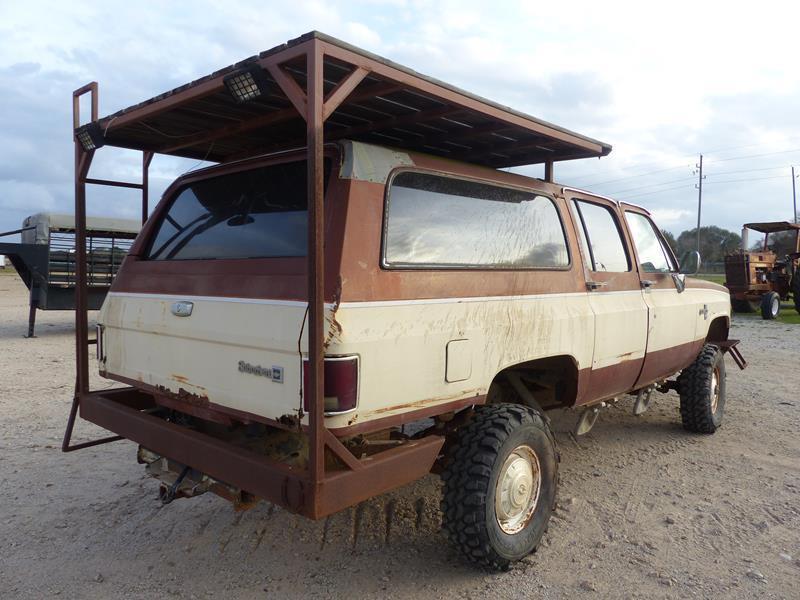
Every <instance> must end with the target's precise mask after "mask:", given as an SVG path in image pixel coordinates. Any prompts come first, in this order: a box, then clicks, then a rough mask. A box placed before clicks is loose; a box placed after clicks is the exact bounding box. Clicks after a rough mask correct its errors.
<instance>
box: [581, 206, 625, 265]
mask: <svg viewBox="0 0 800 600" xmlns="http://www.w3.org/2000/svg"><path fill="white" fill-rule="evenodd" d="M573 206H574V207H575V210H576V212H577V213H578V219H579V224H578V231H579V234H580V238H581V245H582V246H583V251H584V254H585V255H586V257H587V259H588V260H590V261H591V265H592V271H606V272H613V273H622V272H625V271H630V269H631V265H630V261H629V260H628V254H627V253H626V252H625V244H624V242H623V241H622V235H621V233H620V230H619V227H618V225H617V220H616V218H615V217H614V215H613V214H612V213H611V210H609V209H608V208H607V207H605V206H601V205H599V204H594V203H592V202H584V201H583V200H573Z"/></svg>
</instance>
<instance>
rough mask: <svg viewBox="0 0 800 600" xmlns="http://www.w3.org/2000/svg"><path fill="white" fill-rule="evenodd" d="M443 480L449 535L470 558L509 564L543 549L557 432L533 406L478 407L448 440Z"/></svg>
mask: <svg viewBox="0 0 800 600" xmlns="http://www.w3.org/2000/svg"><path fill="white" fill-rule="evenodd" d="M442 480H443V481H444V492H443V495H442V505H441V507H442V513H443V528H444V530H445V533H446V534H447V536H448V537H449V539H450V541H451V542H452V543H453V545H454V546H455V547H456V548H458V550H459V551H460V552H461V553H462V554H464V556H466V557H467V558H468V559H469V560H470V561H472V562H474V563H476V564H479V565H482V566H484V567H488V568H490V569H495V570H506V569H508V568H509V566H510V565H511V563H512V562H514V561H517V560H520V559H521V558H524V557H525V556H527V555H528V554H530V553H531V552H533V551H535V550H536V547H537V546H538V545H539V542H540V541H541V539H542V536H543V535H544V533H545V532H546V531H547V525H548V522H549V520H550V515H551V513H552V512H553V509H554V508H555V503H556V488H557V485H558V453H557V451H556V445H555V440H554V438H553V433H552V432H551V431H550V427H548V425H547V422H546V421H545V418H544V416H543V415H542V414H541V413H540V412H538V411H536V410H534V409H532V408H528V407H526V406H521V405H517V404H492V405H488V406H479V407H477V408H476V409H475V412H474V415H473V416H472V418H471V420H470V421H469V422H468V423H467V424H466V425H463V426H462V427H460V428H459V429H458V430H457V431H456V433H455V439H453V441H452V442H451V443H450V444H449V447H448V450H447V456H446V462H445V468H444V471H443V473H442Z"/></svg>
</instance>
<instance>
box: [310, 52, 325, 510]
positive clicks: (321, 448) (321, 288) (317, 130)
mask: <svg viewBox="0 0 800 600" xmlns="http://www.w3.org/2000/svg"><path fill="white" fill-rule="evenodd" d="M306 82H307V85H306V143H307V155H308V362H309V364H308V366H309V370H310V373H309V375H310V378H309V383H310V385H309V388H310V389H309V390H307V392H311V394H310V397H309V408H310V411H309V416H308V420H309V436H310V443H309V452H310V455H309V470H310V473H309V474H310V476H311V482H312V486H314V490H315V492H314V496H315V501H316V489H317V487H318V485H319V482H320V481H321V480H322V478H323V477H324V474H325V456H324V452H325V441H324V435H323V433H324V432H323V428H324V423H323V410H324V382H323V379H324V372H323V360H324V356H323V353H324V351H325V350H324V348H323V344H322V341H323V325H324V323H325V262H324V254H323V249H324V243H323V242H324V240H323V235H324V227H323V224H324V223H325V218H324V213H323V210H324V208H323V201H322V200H323V198H322V195H323V181H322V161H323V156H322V144H323V140H322V136H323V129H322V126H323V114H322V109H323V100H324V99H323V94H324V89H323V82H322V48H321V47H320V45H319V43H318V41H317V40H314V41H313V42H312V44H311V46H310V48H309V51H308V54H307V55H306Z"/></svg>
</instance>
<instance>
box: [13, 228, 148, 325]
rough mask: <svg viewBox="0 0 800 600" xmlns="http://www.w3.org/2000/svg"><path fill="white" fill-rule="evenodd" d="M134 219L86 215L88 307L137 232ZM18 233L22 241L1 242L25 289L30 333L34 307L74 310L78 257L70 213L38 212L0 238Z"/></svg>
mask: <svg viewBox="0 0 800 600" xmlns="http://www.w3.org/2000/svg"><path fill="white" fill-rule="evenodd" d="M140 227H141V223H140V222H139V221H138V220H135V219H117V218H107V217H88V218H87V219H86V242H85V245H86V286H87V287H86V292H87V294H86V300H87V309H88V310H98V309H99V308H100V306H102V304H103V300H104V299H105V297H106V293H107V292H108V288H109V287H111V282H112V280H113V279H114V276H115V275H116V274H117V270H118V269H119V266H120V264H122V260H123V259H124V258H125V256H126V255H127V253H128V250H129V249H130V247H131V244H132V243H133V240H134V239H135V238H136V235H137V234H138V233H139V228H140ZM16 233H19V234H20V238H21V243H0V254H5V255H7V256H8V258H9V259H10V260H11V264H12V265H13V266H14V268H15V269H16V270H17V273H19V276H20V277H21V278H22V281H23V282H24V283H25V286H26V287H27V288H28V290H30V312H29V314H28V337H34V327H35V323H36V310H37V309H38V310H75V286H76V284H77V273H78V267H77V256H78V253H77V252H76V246H75V245H76V230H75V217H74V216H73V215H67V214H57V213H37V214H34V215H31V216H29V217H26V218H25V220H24V221H23V223H22V227H21V228H20V229H17V230H14V231H9V232H6V233H4V234H0V237H2V236H7V235H12V234H16Z"/></svg>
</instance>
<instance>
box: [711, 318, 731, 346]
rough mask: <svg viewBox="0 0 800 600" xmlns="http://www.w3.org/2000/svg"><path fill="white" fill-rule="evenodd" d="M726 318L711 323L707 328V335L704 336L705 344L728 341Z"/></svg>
mask: <svg viewBox="0 0 800 600" xmlns="http://www.w3.org/2000/svg"><path fill="white" fill-rule="evenodd" d="M728 329H729V326H728V318H727V317H717V318H716V319H714V320H713V321H712V322H711V325H709V327H708V335H706V343H708V342H724V341H726V340H727V339H728Z"/></svg>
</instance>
